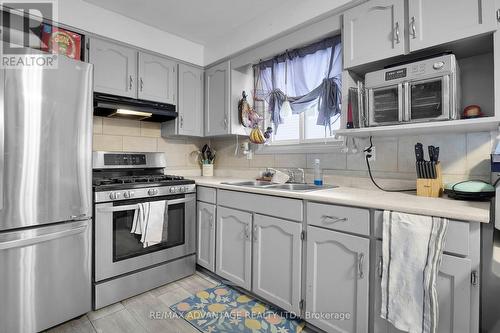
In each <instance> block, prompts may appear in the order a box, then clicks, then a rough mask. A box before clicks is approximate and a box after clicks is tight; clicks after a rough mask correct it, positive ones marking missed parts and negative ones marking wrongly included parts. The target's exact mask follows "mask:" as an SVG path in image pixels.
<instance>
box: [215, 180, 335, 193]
mask: <svg viewBox="0 0 500 333" xmlns="http://www.w3.org/2000/svg"><path fill="white" fill-rule="evenodd" d="M223 184H226V185H233V186H243V187H253V188H266V189H270V190H282V191H292V192H308V191H319V190H325V189H329V188H335V187H337V186H332V185H314V184H302V183H286V184H277V183H271V182H266V181H259V180H254V181H245V182H235V183H227V182H226V183H223Z"/></svg>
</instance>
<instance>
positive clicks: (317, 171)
mask: <svg viewBox="0 0 500 333" xmlns="http://www.w3.org/2000/svg"><path fill="white" fill-rule="evenodd" d="M314 185H316V186H322V185H323V174H322V172H321V165H320V161H319V158H317V159H315V160H314Z"/></svg>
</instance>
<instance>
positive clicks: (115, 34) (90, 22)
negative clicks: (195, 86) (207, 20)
mask: <svg viewBox="0 0 500 333" xmlns="http://www.w3.org/2000/svg"><path fill="white" fill-rule="evenodd" d="M58 4H59V7H58V9H59V13H58V19H57V20H58V21H59V22H60V23H63V24H66V25H69V26H72V27H75V28H78V29H82V30H85V31H88V32H92V33H94V34H98V35H101V36H105V37H108V38H112V39H116V40H119V41H121V42H124V43H128V44H131V45H134V46H137V47H141V48H144V49H146V50H150V51H154V52H158V53H161V54H164V55H167V56H170V57H174V58H177V59H180V60H184V61H187V62H190V63H193V64H196V65H200V66H202V65H203V64H204V63H203V62H204V47H203V46H202V45H200V44H197V43H194V42H191V41H189V40H187V39H184V38H181V37H178V36H175V35H173V34H169V33H167V32H164V31H161V30H159V29H156V28H153V27H151V26H148V25H146V24H143V23H140V22H138V21H135V20H132V19H129V18H127V17H125V16H122V15H119V14H116V13H113V12H111V11H109V10H106V9H103V8H100V7H97V6H94V5H92V4H89V3H87V2H85V1H83V0H59V1H58ZM137 5H138V6H140V5H141V4H140V3H138V4H137Z"/></svg>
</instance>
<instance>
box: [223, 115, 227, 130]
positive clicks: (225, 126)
mask: <svg viewBox="0 0 500 333" xmlns="http://www.w3.org/2000/svg"><path fill="white" fill-rule="evenodd" d="M224 129H227V115H224Z"/></svg>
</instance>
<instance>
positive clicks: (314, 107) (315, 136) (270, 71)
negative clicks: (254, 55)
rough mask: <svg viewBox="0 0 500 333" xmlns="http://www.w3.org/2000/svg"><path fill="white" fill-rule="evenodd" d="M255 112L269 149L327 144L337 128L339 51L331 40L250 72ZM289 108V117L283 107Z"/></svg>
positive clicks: (338, 44) (263, 64)
mask: <svg viewBox="0 0 500 333" xmlns="http://www.w3.org/2000/svg"><path fill="white" fill-rule="evenodd" d="M254 75H255V82H256V97H257V101H256V102H255V107H256V110H257V111H258V112H259V113H261V114H264V115H265V117H264V127H265V128H267V127H272V128H273V136H272V139H271V143H270V144H271V145H296V144H307V143H316V142H325V141H333V140H334V135H335V130H336V129H338V128H340V108H341V104H340V103H341V94H340V92H341V89H342V82H341V77H342V47H341V43H340V38H339V37H331V38H328V39H325V40H323V41H320V42H317V43H314V44H311V45H308V46H306V47H303V48H300V49H296V50H293V51H288V52H286V53H285V54H283V55H279V56H277V57H275V58H273V59H270V60H267V61H263V62H261V63H259V64H257V65H256V66H255V67H254ZM288 102H289V103H290V104H289V105H290V106H291V110H292V114H287V113H286V112H284V110H285V109H286V108H287V107H286V106H285V105H286V104H287V103H288Z"/></svg>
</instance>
